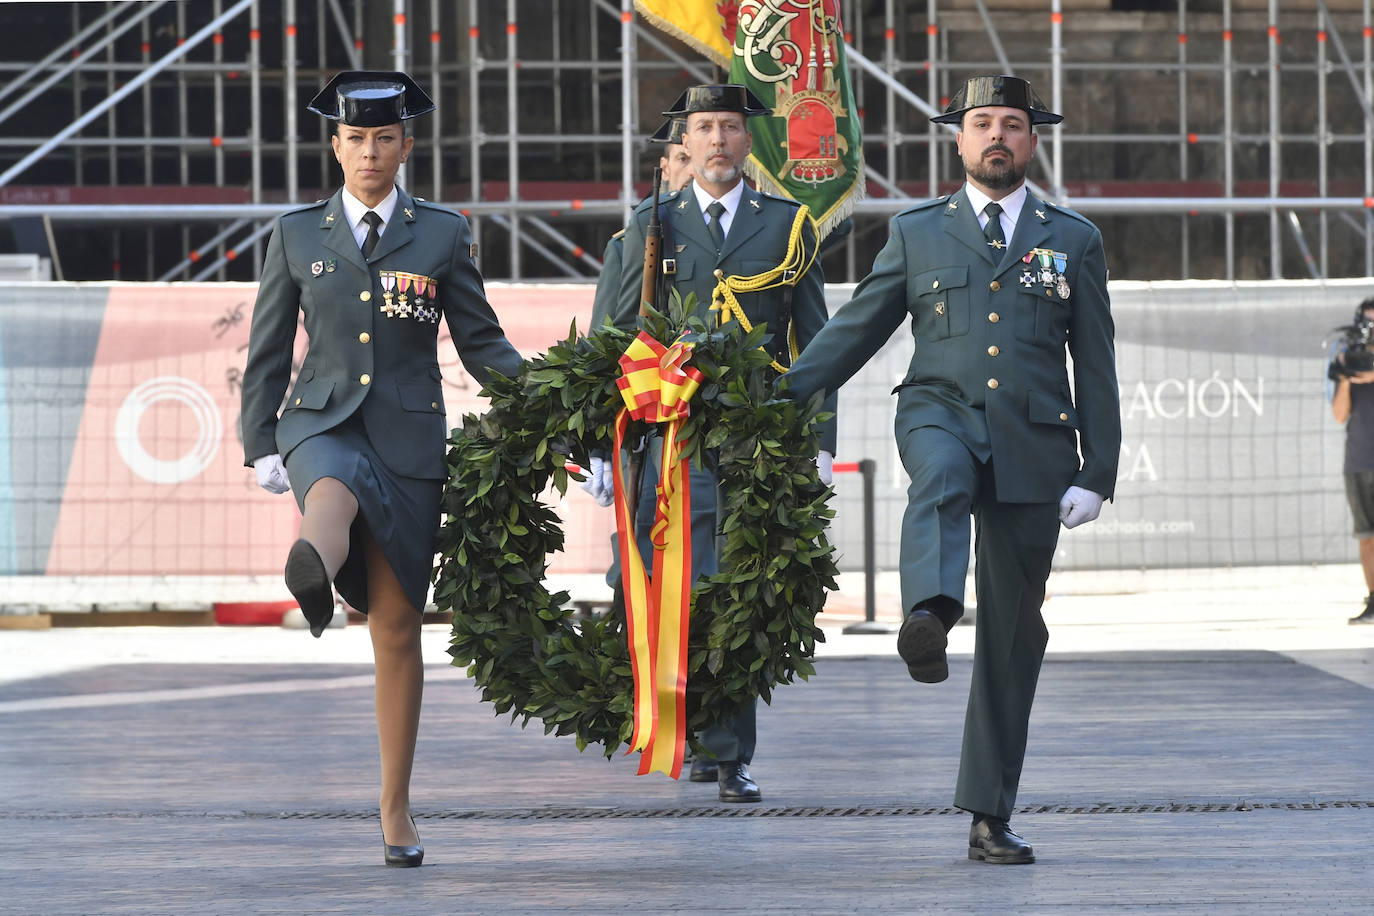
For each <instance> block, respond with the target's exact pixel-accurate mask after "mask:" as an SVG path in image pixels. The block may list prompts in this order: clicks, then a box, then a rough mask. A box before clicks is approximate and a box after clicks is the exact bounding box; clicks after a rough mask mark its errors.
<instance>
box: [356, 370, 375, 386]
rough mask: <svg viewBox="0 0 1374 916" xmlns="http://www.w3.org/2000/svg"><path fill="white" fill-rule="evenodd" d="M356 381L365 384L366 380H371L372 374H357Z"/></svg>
mask: <svg viewBox="0 0 1374 916" xmlns="http://www.w3.org/2000/svg"><path fill="white" fill-rule="evenodd" d="M358 381H359V382H360V383H362V384H364V385H366V384H367V383H368V382H370V381H372V376H370V375H368V374H367V373H366V372H364V373H363V374H362V375H360V376H358Z"/></svg>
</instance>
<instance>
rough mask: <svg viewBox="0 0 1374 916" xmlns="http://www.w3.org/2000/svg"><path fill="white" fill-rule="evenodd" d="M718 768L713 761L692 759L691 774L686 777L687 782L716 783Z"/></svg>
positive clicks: (700, 758)
mask: <svg viewBox="0 0 1374 916" xmlns="http://www.w3.org/2000/svg"><path fill="white" fill-rule="evenodd" d="M718 770H719V767H718V766H717V764H716V761H714V760H707V759H705V758H702V757H693V758H692V772H691V773H689V774H688V775H687V781H688V782H716V781H717V775H716V774H717V771H718Z"/></svg>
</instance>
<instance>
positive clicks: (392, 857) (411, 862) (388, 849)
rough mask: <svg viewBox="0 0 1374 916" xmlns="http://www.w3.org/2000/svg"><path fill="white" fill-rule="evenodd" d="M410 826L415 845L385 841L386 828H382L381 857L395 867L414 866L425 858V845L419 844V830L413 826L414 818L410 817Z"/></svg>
mask: <svg viewBox="0 0 1374 916" xmlns="http://www.w3.org/2000/svg"><path fill="white" fill-rule="evenodd" d="M410 826H411V828H412V829H414V830H415V845H413V846H392V845H391V844H390V843H388V842H387V841H386V830H385V829H383V830H382V858H384V859H385V860H386V864H387V865H394V866H396V867H397V868H415V867H416V866H417V865H419V864H420V863H421V862H423V861H424V860H425V847H424V846H422V845H421V844H420V830H419V828H418V827H416V826H415V818H413V817H412V818H411V819H410Z"/></svg>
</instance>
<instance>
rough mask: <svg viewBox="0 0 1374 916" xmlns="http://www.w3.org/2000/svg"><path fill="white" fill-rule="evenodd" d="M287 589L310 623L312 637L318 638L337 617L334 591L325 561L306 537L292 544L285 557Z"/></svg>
mask: <svg viewBox="0 0 1374 916" xmlns="http://www.w3.org/2000/svg"><path fill="white" fill-rule="evenodd" d="M286 588H287V589H288V590H289V591H290V592H291V596H292V597H293V598H295V599H296V603H297V604H299V605H300V607H301V613H302V614H304V615H305V620H306V623H308V624H310V635H311V636H313V637H315V638H316V639H319V638H320V634H321V633H323V632H324V628H325V627H327V626H329V621H330V620H332V619H333V618H334V592H333V590H332V589H331V588H330V587H329V573H328V572H326V571H325V568H324V561H323V560H321V559H320V555H319V554H318V553H316V552H315V548H314V547H312V546H311V544H310V542H309V541H307V540H305V539H304V538H302V539H300V540H297V541H296V543H294V544H292V545H291V552H290V553H288V554H287V555H286Z"/></svg>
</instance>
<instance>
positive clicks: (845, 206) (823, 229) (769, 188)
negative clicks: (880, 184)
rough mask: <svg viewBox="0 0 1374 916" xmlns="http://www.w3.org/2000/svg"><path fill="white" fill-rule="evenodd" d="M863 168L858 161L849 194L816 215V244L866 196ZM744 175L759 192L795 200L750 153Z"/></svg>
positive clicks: (745, 164) (775, 177)
mask: <svg viewBox="0 0 1374 916" xmlns="http://www.w3.org/2000/svg"><path fill="white" fill-rule="evenodd" d="M863 166H864V164H863V162H862V161H860V162H859V163H858V167H857V168H856V169H855V175H854V178H853V180H852V181H851V182H850V186H849V193H847V194H845V196H844V197H842V198H840V199H839V200H838V201H836V202H835V205H834V206H833V207H831V208H830V209H829V210H828V211H827V212H825V213H820V214H816V234H817V238H816V241H817V242H823V241H825V237H826V236H828V235H829V234H830V233H831V232H832V231H834V229H835V227H836V226H838V225H839V224H840V223H842V222H844V221H845V220H846V219H847V218H848V217H849V215H850V214H851V213H853V212H854V205H855V204H857V203H858V202H859V201H861V200H863V199H864V198H865V197H867V196H868V191H867V184H866V182H865V181H864V180H863ZM744 174H746V175H748V176H749V178H751V179H752V180H753V182H754V185H755V186H756V187H758V188H759V189H760V190H762V191H765V192H767V193H769V194H772V195H773V196H774V197H786V198H787V199H788V200H796V198H795V197H794V196H793V195H792V193H791V192H790V191H788V190H787V189H786V188H785V187H783V185H782V183H781V182H779V181H778V179H777V176H775V175H774V174H773V173H772V172H770V171H768V169H766V168H764V167H763V164H762V163H760V162H759V160H758V159H757V158H756V157H755V156H754V155H753V154H752V153H750V155H749V158H748V160H746V161H745V163H744Z"/></svg>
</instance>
